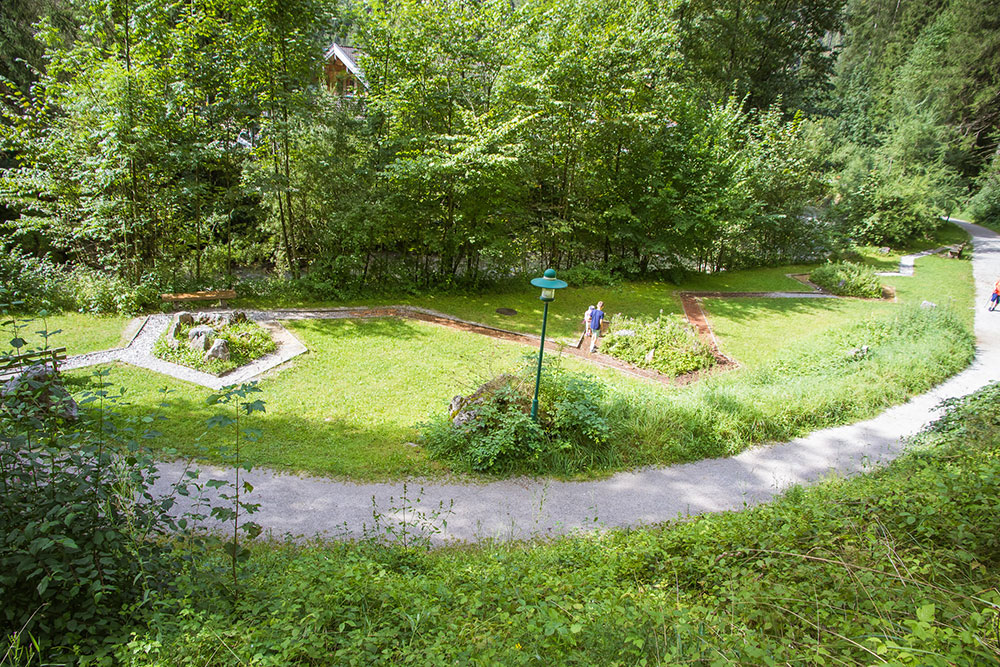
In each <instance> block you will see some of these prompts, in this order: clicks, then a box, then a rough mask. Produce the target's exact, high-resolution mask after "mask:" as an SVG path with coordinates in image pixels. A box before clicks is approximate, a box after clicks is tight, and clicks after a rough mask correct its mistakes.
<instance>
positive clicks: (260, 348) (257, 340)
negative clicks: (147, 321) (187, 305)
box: [153, 321, 278, 375]
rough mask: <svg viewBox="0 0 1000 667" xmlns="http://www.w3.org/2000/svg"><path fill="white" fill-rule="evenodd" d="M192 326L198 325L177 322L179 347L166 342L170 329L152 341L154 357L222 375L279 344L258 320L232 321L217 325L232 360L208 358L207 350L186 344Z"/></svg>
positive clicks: (218, 334) (268, 352)
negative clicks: (172, 346) (199, 349)
mask: <svg viewBox="0 0 1000 667" xmlns="http://www.w3.org/2000/svg"><path fill="white" fill-rule="evenodd" d="M192 326H195V325H191V324H178V325H177V340H178V341H179V342H180V345H179V346H178V347H176V348H171V347H170V345H169V344H168V343H167V334H168V333H169V331H167V332H164V334H163V335H162V336H160V337H159V338H158V339H157V340H156V343H154V344H153V356H155V357H158V358H160V359H163V360H164V361H170V362H173V363H175V364H181V365H182V366H189V367H191V368H196V369H198V370H202V371H205V372H207V373H213V374H215V375H221V374H222V373H225V372H226V371H230V370H232V369H234V368H239V367H240V366H244V365H246V364H248V363H250V362H251V361H254V360H255V359H259V358H261V357H263V356H264V355H265V354H270V353H271V352H274V351H275V350H276V349H278V346H277V345H276V344H275V342H274V340H273V339H272V338H271V334H269V333H268V332H267V330H266V329H264V328H263V327H261V326H260V325H259V324H257V323H256V322H250V321H244V322H233V323H232V324H227V325H225V326H221V327H218V328H217V329H216V335H215V337H216V338H220V339H222V340H224V341H226V343H228V345H229V359H228V360H227V361H223V360H221V359H210V360H209V361H205V360H204V356H205V352H204V351H198V350H195V349H193V348H191V347H188V345H187V336H188V331H190V330H191V328H192Z"/></svg>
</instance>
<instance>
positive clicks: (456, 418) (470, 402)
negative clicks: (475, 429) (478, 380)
mask: <svg viewBox="0 0 1000 667" xmlns="http://www.w3.org/2000/svg"><path fill="white" fill-rule="evenodd" d="M515 380H516V378H515V377H514V376H513V375H508V374H506V373H504V374H502V375H498V376H497V377H495V378H493V379H492V380H490V381H489V382H485V383H483V384H482V385H481V386H480V387H479V388H478V389H476V390H475V391H474V392H472V393H471V394H469V395H468V396H456V397H454V398H453V399H451V404H450V405H449V406H448V414H449V415H450V416H451V423H452V425H453V426H455V428H458V427H460V426H461V425H462V424H464V423H466V422H469V421H474V420H475V419H476V418H477V417H478V416H479V407H478V406H479V405H481V404H482V403H483V401H484V400H486V399H487V398H488V397H489V396H490V395H492V394H493V393H494V392H496V391H497V390H498V389H499V388H500V387H503V386H505V385H507V384H510V383H511V382H514V381H515Z"/></svg>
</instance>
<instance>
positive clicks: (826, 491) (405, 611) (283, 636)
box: [118, 385, 1000, 667]
mask: <svg viewBox="0 0 1000 667" xmlns="http://www.w3.org/2000/svg"><path fill="white" fill-rule="evenodd" d="M997 497H1000V386H997V385H991V386H989V387H987V388H984V389H982V390H980V391H979V392H977V393H976V394H974V395H972V396H970V397H968V398H966V399H960V400H956V401H951V405H950V407H949V412H948V413H947V415H946V416H945V418H943V419H942V420H941V421H939V422H938V423H937V424H935V425H934V426H932V427H931V429H930V430H929V431H928V432H927V433H926V434H924V435H923V436H921V437H920V438H919V439H918V440H917V441H916V442H915V443H914V444H913V445H912V446H911V448H910V451H909V452H908V453H906V454H904V455H903V456H902V457H901V458H900V459H898V460H897V461H895V462H894V463H892V464H891V465H889V466H888V467H887V468H885V469H881V470H873V471H871V472H870V473H869V474H867V475H863V476H860V477H856V478H853V479H830V480H827V481H825V482H822V483H819V484H817V485H816V486H814V487H811V488H803V487H793V488H791V489H789V490H788V491H787V492H786V493H785V494H784V495H783V496H782V497H780V498H779V499H777V500H776V501H773V502H771V503H768V504H765V505H761V506H757V507H753V508H748V509H745V510H744V511H741V512H732V513H724V514H715V515H705V516H700V517H696V518H693V519H690V520H688V521H681V522H675V523H668V524H664V525H660V526H654V527H644V528H639V529H615V530H609V531H601V532H595V533H592V534H587V535H581V536H574V537H560V538H555V539H551V540H541V541H535V542H527V543H521V542H514V543H510V542H502V541H487V542H484V543H481V544H479V545H456V546H449V547H443V548H439V549H427V548H426V543H424V542H421V541H416V542H410V543H408V544H407V545H401V544H397V545H386V544H384V543H383V542H381V541H379V540H375V539H366V540H361V541H349V542H333V543H331V542H315V543H311V544H300V543H295V542H291V541H289V542H285V543H277V542H271V543H260V544H256V545H254V546H253V547H252V549H251V551H252V552H253V557H252V559H251V560H250V562H249V564H248V566H247V568H246V577H245V579H244V587H245V588H244V591H245V594H244V596H243V597H242V598H241V601H240V602H239V603H237V604H236V605H233V604H232V602H231V597H230V596H229V595H228V592H227V591H226V590H225V589H224V588H223V587H221V586H220V585H219V584H218V583H217V579H216V577H215V576H214V569H213V565H214V564H213V563H212V562H211V561H203V562H200V563H198V564H196V567H195V568H194V571H193V576H192V577H190V578H188V579H186V580H185V581H184V582H183V585H182V586H181V587H180V588H179V589H178V590H177V592H176V593H174V594H173V595H170V596H165V597H162V598H160V599H159V600H158V601H157V602H158V604H157V605H156V607H155V608H153V610H152V613H150V614H149V615H148V616H147V618H146V623H145V627H136V628H135V631H136V635H135V636H134V637H133V638H132V640H131V641H130V642H129V643H128V644H126V645H123V646H121V647H120V649H119V651H118V658H119V659H120V660H122V662H124V663H125V664H130V665H135V666H136V667H139V666H142V665H162V664H176V665H188V664H190V665H195V664H197V665H203V666H205V667H212V666H213V665H227V664H232V662H234V661H237V662H245V663H250V662H253V663H254V664H260V665H306V664H315V663H316V661H317V660H320V661H322V660H333V661H335V662H337V663H340V664H359V665H360V664H405V663H411V662H412V663H419V664H445V663H449V664H451V663H454V662H463V663H465V662H467V663H470V664H505V665H520V664H607V665H632V664H848V665H870V664H883V663H885V664H923V665H974V664H975V665H981V664H995V663H997V662H998V661H1000V591H998V587H1000V559H998V554H1000V541H998V536H997V532H996V531H994V530H990V529H988V528H984V527H990V526H995V525H996V524H997V522H998V521H1000V505H998V504H997V502H996V499H997ZM215 558H216V559H217V558H218V557H215ZM262 618H265V619H267V622H266V623H262V622H261V619H262ZM221 647H224V648H225V650H221Z"/></svg>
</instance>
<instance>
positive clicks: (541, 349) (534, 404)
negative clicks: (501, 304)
mask: <svg viewBox="0 0 1000 667" xmlns="http://www.w3.org/2000/svg"><path fill="white" fill-rule="evenodd" d="M544 303H545V310H544V311H542V342H541V344H540V345H539V346H538V372H537V373H535V398H534V399H533V400H532V401H531V421H533V422H537V421H538V385H540V384H541V383H542V355H543V354H545V325H546V323H547V322H548V321H549V302H548V301H545V302H544Z"/></svg>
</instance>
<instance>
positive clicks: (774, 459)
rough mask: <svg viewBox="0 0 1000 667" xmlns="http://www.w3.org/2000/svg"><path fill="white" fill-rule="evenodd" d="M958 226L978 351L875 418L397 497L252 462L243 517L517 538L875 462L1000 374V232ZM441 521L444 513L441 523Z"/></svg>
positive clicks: (650, 516)
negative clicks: (705, 455) (645, 459)
mask: <svg viewBox="0 0 1000 667" xmlns="http://www.w3.org/2000/svg"><path fill="white" fill-rule="evenodd" d="M957 224H960V225H961V226H962V227H964V228H965V229H966V230H967V231H969V232H970V233H971V234H972V236H973V245H974V252H973V271H974V278H975V282H976V298H977V300H976V304H977V309H976V316H975V331H976V337H977V352H976V358H975V360H974V361H973V363H972V364H971V365H970V366H969V367H968V368H967V369H966V370H965V371H963V372H961V373H959V374H958V375H956V376H954V377H953V378H951V379H950V380H948V381H946V382H944V383H943V384H941V385H939V386H938V387H936V388H934V389H933V390H931V391H929V392H927V393H926V394H923V395H921V396H918V397H916V398H914V399H912V400H911V401H909V402H908V403H906V404H904V405H900V406H897V407H894V408H891V409H889V410H888V411H886V412H884V413H882V414H881V415H879V416H878V417H875V418H874V419H870V420H868V421H865V422H860V423H857V424H852V425H849V426H842V427H838V428H832V429H826V430H823V431H817V432H815V433H812V434H810V435H808V436H806V437H803V438H798V439H796V440H793V441H791V442H787V443H782V444H776V445H770V446H763V447H758V448H756V449H752V450H748V451H745V452H743V453H741V454H739V455H737V456H734V457H731V458H727V459H714V460H705V461H698V462H696V463H688V464H683V465H676V466H670V467H666V468H649V469H642V470H637V471H632V472H624V473H619V474H616V475H614V476H613V477H611V478H608V479H604V480H599V481H589V482H564V481H552V480H536V479H513V480H505V481H498V482H490V483H482V484H475V483H472V484H468V483H441V482H436V481H435V482H427V483H424V484H423V485H421V483H420V482H418V481H412V480H411V481H410V482H408V483H407V485H406V488H407V492H408V500H407V501H406V502H405V503H404V502H403V501H402V500H401V498H402V496H403V494H404V485H403V483H402V482H400V483H391V484H355V483H351V482H340V481H334V480H327V479H320V478H310V477H300V476H296V475H289V474H280V473H274V472H270V471H266V470H255V471H253V472H251V473H249V474H246V475H244V477H245V478H246V479H247V480H248V481H250V482H251V483H252V484H253V486H254V492H253V494H252V496H251V498H250V499H251V500H252V501H253V502H256V503H260V505H261V509H260V512H259V513H257V514H256V515H254V517H253V520H254V521H256V522H258V523H260V524H261V525H262V526H264V528H265V529H266V530H269V531H271V532H272V533H274V534H284V533H291V534H294V535H307V536H311V535H315V534H317V533H319V534H324V535H328V536H333V537H342V536H358V535H360V534H362V532H363V530H364V529H365V528H366V527H368V528H370V527H372V510H373V503H374V506H375V507H377V508H378V511H379V513H380V514H381V515H382V516H383V517H384V520H385V521H392V520H393V519H394V518H395V520H397V521H404V520H405V521H406V522H407V523H408V525H410V526H411V527H412V526H413V524H414V523H421V522H422V521H426V520H429V519H432V518H433V515H434V514H435V512H436V511H437V510H440V509H442V508H443V509H444V511H443V512H442V513H441V514H440V515H439V516H438V517H437V520H436V521H433V523H434V525H435V526H436V527H437V528H438V529H439V532H437V533H436V534H435V535H434V539H435V540H436V541H441V540H446V539H459V540H479V539H490V538H499V539H520V538H529V537H534V536H544V535H551V534H559V533H568V532H573V531H577V530H588V529H594V528H601V527H612V526H635V525H640V524H644V523H654V522H662V521H666V520H670V519H675V518H677V517H680V516H685V515H689V514H697V513H702V512H719V511H727V510H738V509H741V508H744V507H745V506H747V505H750V504H755V503H759V502H764V501H767V500H769V499H771V498H773V497H774V496H775V495H776V494H778V493H780V492H782V491H783V490H784V489H786V488H788V487H789V486H790V485H793V484H801V483H808V482H811V481H815V480H818V479H821V478H823V477H824V476H827V475H830V474H854V473H858V472H862V471H864V470H866V469H869V468H870V467H872V466H876V465H880V464H884V463H886V462H888V461H890V460H892V459H893V458H895V457H896V456H898V455H899V453H900V452H901V451H902V448H903V439H904V438H906V437H908V436H910V435H912V434H914V433H916V432H917V431H919V430H920V429H921V428H922V427H923V426H924V425H925V424H927V423H928V422H929V421H931V420H932V419H934V418H935V417H936V416H937V414H938V410H937V406H938V404H939V403H940V402H941V401H942V400H943V399H946V398H951V397H956V396H962V395H965V394H967V393H969V392H972V391H974V390H976V389H978V388H980V387H982V386H984V385H986V384H988V383H989V382H991V381H993V380H995V379H996V378H997V377H998V374H1000V313H990V312H988V311H987V310H986V309H985V308H979V307H978V306H979V304H983V303H985V302H986V299H987V296H988V295H989V293H990V291H991V290H992V284H993V281H994V280H995V277H996V276H997V275H1000V237H998V236H997V234H995V233H994V232H992V231H990V230H987V229H985V228H982V227H979V226H976V225H972V224H969V223H962V222H959V223H957ZM184 470H185V467H184V464H183V463H172V464H165V465H163V466H161V473H162V474H163V477H162V478H161V480H160V481H159V482H158V488H159V490H161V491H164V492H166V491H169V490H170V484H171V483H173V482H176V481H178V480H180V479H181V478H182V475H183V474H184ZM227 474H231V471H227V470H221V469H216V468H212V467H207V468H204V469H203V471H202V475H203V476H209V477H220V478H224V477H225V476H226V475H227ZM178 500H179V501H181V502H182V503H189V502H191V501H190V500H189V499H188V498H184V497H180V498H178ZM421 514H422V515H423V516H421ZM404 515H405V516H404ZM441 519H446V520H447V526H446V527H443V526H442V525H441V521H440V520H441Z"/></svg>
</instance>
